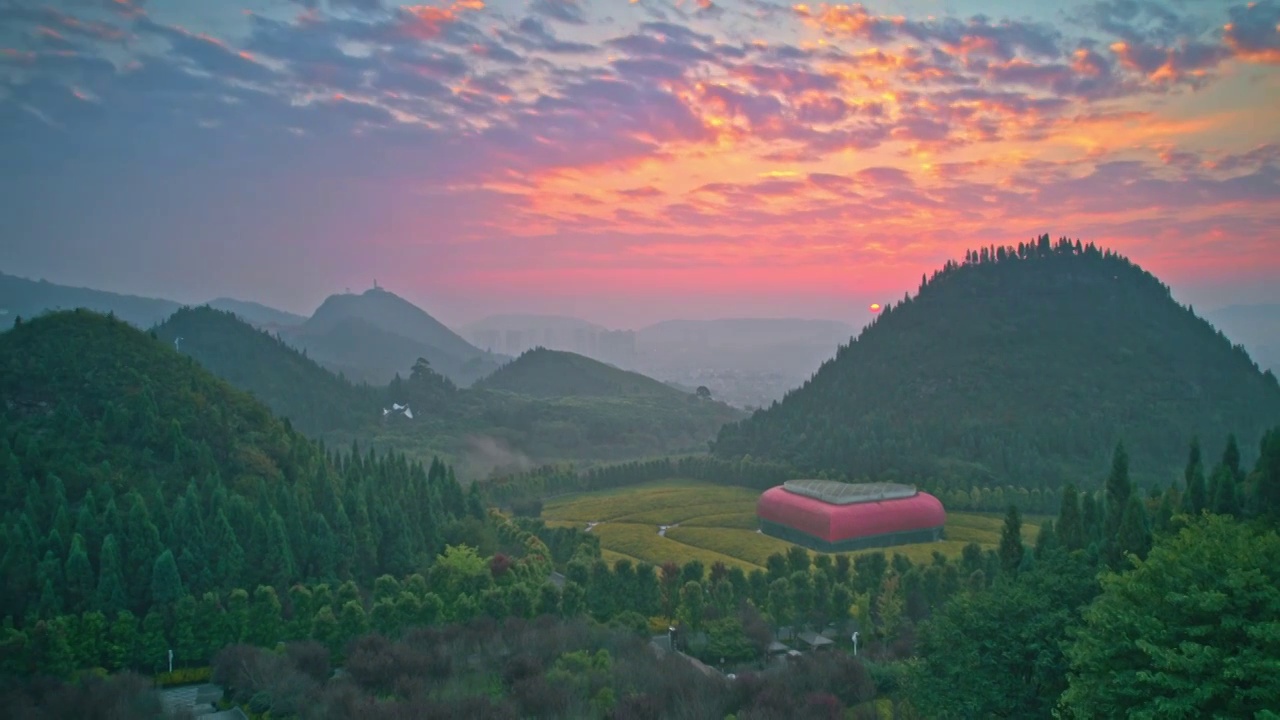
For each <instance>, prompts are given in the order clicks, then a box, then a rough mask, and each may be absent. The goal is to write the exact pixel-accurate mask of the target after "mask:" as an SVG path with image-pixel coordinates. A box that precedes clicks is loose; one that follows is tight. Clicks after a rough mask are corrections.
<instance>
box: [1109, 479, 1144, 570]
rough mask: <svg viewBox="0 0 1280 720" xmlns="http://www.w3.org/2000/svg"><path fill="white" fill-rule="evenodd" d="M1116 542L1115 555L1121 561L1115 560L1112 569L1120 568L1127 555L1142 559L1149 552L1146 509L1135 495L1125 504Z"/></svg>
mask: <svg viewBox="0 0 1280 720" xmlns="http://www.w3.org/2000/svg"><path fill="white" fill-rule="evenodd" d="M1116 541H1117V542H1116V546H1117V550H1118V553H1117V555H1118V557H1120V558H1121V560H1117V563H1116V565H1115V566H1113V568H1114V569H1119V567H1121V565H1122V563H1123V558H1124V557H1126V556H1127V555H1128V554H1129V553H1132V554H1134V555H1136V556H1138V558H1139V559H1143V558H1145V557H1146V556H1147V552H1149V551H1150V550H1151V527H1150V525H1149V524H1148V521H1147V509H1146V506H1145V505H1143V503H1142V500H1140V499H1139V498H1138V497H1137V496H1136V495H1135V496H1130V497H1129V501H1128V502H1127V503H1126V504H1125V509H1124V515H1123V517H1122V519H1121V521H1120V531H1119V535H1118V536H1117V538H1116Z"/></svg>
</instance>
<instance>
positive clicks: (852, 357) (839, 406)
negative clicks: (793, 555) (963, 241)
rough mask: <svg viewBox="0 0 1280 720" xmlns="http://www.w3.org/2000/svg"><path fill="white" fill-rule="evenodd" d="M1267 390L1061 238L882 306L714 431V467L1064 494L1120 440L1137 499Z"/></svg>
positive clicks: (1266, 412)
mask: <svg viewBox="0 0 1280 720" xmlns="http://www.w3.org/2000/svg"><path fill="white" fill-rule="evenodd" d="M1276 417H1280V383H1277V381H1276V378H1275V376H1274V375H1273V374H1271V373H1264V372H1262V371H1260V370H1259V368H1258V367H1257V365H1256V364H1255V363H1254V362H1253V361H1252V360H1251V359H1250V358H1249V356H1248V354H1247V353H1246V352H1245V351H1244V349H1243V348H1241V347H1239V346H1233V344H1232V343H1231V342H1230V341H1229V340H1228V339H1227V338H1226V337H1225V336H1223V335H1222V333H1221V332H1220V331H1218V330H1216V329H1215V328H1213V327H1212V326H1211V325H1210V324H1209V323H1208V322H1206V321H1205V320H1203V319H1201V318H1198V317H1197V316H1196V315H1195V313H1194V312H1193V311H1192V309H1191V308H1190V307H1183V306H1180V305H1179V304H1178V303H1177V302H1175V301H1174V300H1173V299H1172V298H1171V296H1170V294H1169V288H1168V287H1167V286H1165V285H1163V284H1162V283H1161V282H1160V281H1159V280H1157V279H1156V278H1155V277H1153V276H1152V275H1151V274H1150V273H1148V272H1146V271H1144V270H1142V269H1141V268H1140V267H1138V266H1137V265H1135V264H1133V263H1132V262H1131V261H1129V260H1128V259H1126V258H1124V257H1122V256H1120V255H1117V254H1115V253H1112V252H1110V251H1106V250H1102V249H1099V248H1097V247H1095V246H1093V245H1081V244H1080V243H1079V242H1078V241H1077V242H1071V241H1068V240H1066V239H1065V238H1064V239H1062V240H1060V241H1058V243H1056V244H1054V243H1051V242H1050V240H1049V237H1048V236H1047V235H1046V236H1042V237H1041V238H1039V239H1038V240H1037V241H1035V242H1032V243H1023V244H1021V245H1019V246H1017V247H1012V248H996V247H991V248H983V249H981V250H979V251H976V252H970V253H967V256H966V260H965V262H964V263H956V262H948V263H947V264H946V266H945V267H944V268H942V270H940V271H939V272H937V273H934V275H933V277H931V278H928V279H922V282H921V286H920V289H919V292H918V293H917V294H916V295H915V296H913V297H907V298H904V299H903V300H902V301H901V302H900V303H897V304H895V305H892V306H889V307H886V308H885V309H884V311H882V312H881V313H880V314H879V315H878V316H877V317H876V319H875V320H874V322H872V323H871V324H870V325H869V326H868V327H867V328H866V329H865V330H864V331H863V332H862V333H861V334H860V335H859V336H858V337H857V338H856V339H854V340H853V341H852V342H851V343H850V344H848V345H845V346H843V347H841V348H840V349H839V351H838V352H837V354H836V357H835V358H834V359H832V360H830V361H828V362H827V363H825V364H824V365H823V366H822V368H820V369H819V370H818V372H817V373H816V374H815V375H814V377H813V378H811V379H810V380H809V381H808V382H806V383H805V384H804V386H802V387H800V388H797V389H795V390H793V391H791V392H789V393H788V394H787V396H786V397H785V398H784V399H783V400H782V401H781V402H779V403H775V404H774V405H773V406H771V407H769V408H767V409H764V410H761V411H760V412H757V413H755V414H754V415H753V416H752V417H750V418H748V419H746V420H743V421H740V422H737V423H733V424H729V425H726V426H725V427H724V428H723V429H722V430H721V432H720V434H719V436H718V437H717V439H716V441H715V442H714V443H713V446H712V452H713V454H715V455H716V456H717V457H721V458H725V459H733V458H739V457H744V456H751V457H755V458H766V459H769V460H773V461H777V462H781V463H786V464H789V465H792V466H794V467H796V468H798V469H800V470H802V471H805V472H807V473H813V472H816V471H818V470H824V469H825V470H828V471H834V472H842V473H845V474H847V475H849V476H850V477H871V478H875V479H877V480H883V481H897V482H920V481H919V480H918V478H926V477H933V478H936V479H937V480H938V481H939V482H945V483H948V484H951V483H957V482H961V483H965V484H967V485H969V486H977V487H993V488H994V487H997V486H1005V485H1014V486H1017V487H1027V488H1028V489H1030V488H1032V487H1036V486H1039V485H1041V484H1042V483H1043V484H1046V485H1048V486H1049V487H1052V488H1055V489H1056V488H1061V487H1062V486H1064V485H1066V484H1067V483H1076V484H1078V485H1079V484H1080V483H1082V482H1083V480H1084V479H1085V478H1088V477H1090V476H1092V475H1094V474H1095V473H1099V472H1103V471H1105V468H1106V463H1107V455H1106V452H1107V448H1110V447H1113V446H1114V445H1115V443H1116V442H1117V441H1119V440H1121V439H1123V440H1124V442H1125V444H1126V445H1127V446H1128V447H1129V450H1130V452H1131V453H1133V454H1134V458H1135V460H1136V461H1137V465H1136V467H1137V468H1139V470H1137V472H1139V475H1140V478H1139V479H1140V481H1141V484H1143V485H1151V484H1156V483H1158V484H1160V485H1162V486H1163V485H1165V484H1167V483H1168V482H1169V481H1170V480H1171V479H1172V478H1173V477H1175V476H1176V473H1177V467H1178V465H1177V464H1176V463H1170V458H1173V457H1176V456H1177V455H1178V454H1180V452H1181V449H1182V447H1181V446H1182V445H1183V444H1184V443H1185V442H1186V439H1188V438H1191V437H1194V436H1200V437H1210V436H1219V435H1220V434H1221V435H1225V434H1226V432H1227V431H1228V430H1231V429H1235V430H1236V431H1239V432H1241V433H1243V434H1244V436H1246V437H1256V436H1258V435H1261V433H1262V431H1263V430H1264V429H1265V428H1266V427H1267V426H1268V425H1269V424H1270V423H1273V422H1274V421H1275V418H1276Z"/></svg>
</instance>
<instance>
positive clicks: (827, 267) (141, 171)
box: [0, 0, 1280, 326]
mask: <svg viewBox="0 0 1280 720" xmlns="http://www.w3.org/2000/svg"><path fill="white" fill-rule="evenodd" d="M943 7H944V5H943V4H939V3H936V2H928V1H926V0H919V1H915V2H912V1H907V0H900V1H898V2H886V3H882V4H878V5H870V4H869V5H866V6H864V5H858V4H854V5H841V4H808V5H799V4H797V5H787V4H784V3H776V2H771V1H769V0H714V2H708V1H706V0H703V1H701V2H688V1H685V0H675V1H674V2H673V1H671V0H636V1H634V2H620V1H619V2H578V1H574V0H533V1H532V2H524V1H521V2H514V1H496V2H492V3H483V2H481V1H480V0H457V1H455V2H451V3H428V4H417V5H414V4H398V3H390V2H380V1H379V0H328V1H318V0H317V1H312V2H295V1H292V0H288V1H287V0H274V1H269V0H256V1H253V2H247V3H246V7H232V6H231V5H230V4H222V3H208V2H203V1H201V2H197V1H196V0H173V1H172V2H165V3H161V2H150V3H147V2H142V1H141V0H101V1H98V0H93V1H90V0H80V1H76V2H72V1H71V0H67V1H65V2H39V1H37V0H29V1H28V0H23V2H20V3H18V4H17V5H15V6H14V7H11V8H5V9H0V27H2V28H4V29H3V30H0V78H2V79H3V81H4V84H3V85H0V154H2V155H3V156H5V157H6V158H12V161H11V162H10V161H6V162H5V163H4V164H3V167H0V198H3V199H0V233H2V234H3V236H5V237H6V238H9V239H8V240H7V241H6V242H5V243H0V270H2V271H5V272H10V273H14V274H20V275H28V276H34V277H45V278H48V279H49V280H51V281H54V282H64V283H69V284H80V285H87V286H91V287H100V288H104V289H111V290H117V291H127V292H134V293H138V294H146V295H160V296H165V297H171V298H174V299H178V300H182V301H190V302H198V301H203V300H207V299H210V298H212V297H215V296H219V295H230V296H235V297H240V298H243V299H251V300H258V301H261V302H265V303H268V304H271V305H275V306H278V307H282V308H284V309H289V310H293V311H297V312H309V311H310V310H312V309H314V307H315V306H316V305H318V304H319V302H320V301H321V300H323V298H324V297H325V296H326V295H327V294H329V293H331V292H336V291H341V290H343V289H344V288H347V287H350V288H352V289H353V290H362V289H364V288H366V287H368V286H370V285H371V284H372V282H373V279H374V278H377V279H378V281H379V282H380V284H382V285H383V286H384V287H387V288H388V289H390V290H392V291H393V292H397V293H398V294H400V295H403V296H404V297H406V298H408V299H410V300H413V301H415V302H417V303H419V304H420V305H422V306H423V307H424V308H425V309H427V310H428V311H430V312H433V313H435V314H437V315H439V316H440V317H441V318H442V319H444V320H446V321H450V322H462V321H467V320H472V319H477V318H479V317H481V316H483V315H486V314H490V313H497V312H526V313H527V312H550V313H561V314H574V315H578V316H581V317H584V318H587V319H590V320H593V321H597V322H602V323H605V324H610V325H614V326H636V325H639V324H643V323H646V322H651V321H654V320H658V319H662V318H667V317H715V316H728V315H732V316H749V315H751V316H784V315H785V316H810V317H826V318H838V319H846V320H850V321H857V320H859V319H861V318H862V317H864V315H865V308H866V305H867V304H869V303H870V302H873V301H881V302H885V301H892V300H896V299H897V298H900V297H901V296H902V294H903V292H906V291H908V290H910V291H914V289H915V287H916V286H917V284H918V283H919V279H920V276H921V275H922V274H926V273H930V272H932V271H933V270H934V269H935V268H937V267H938V266H939V265H941V264H942V263H943V262H944V261H946V260H947V259H951V258H958V257H961V256H963V253H964V251H965V249H967V248H970V247H977V246H980V245H988V244H1016V243H1017V242H1019V241H1024V240H1028V239H1030V238H1032V237H1033V236H1036V235H1038V234H1041V233H1044V232H1048V233H1050V234H1051V235H1052V236H1054V237H1058V236H1060V235H1067V236H1070V237H1073V238H1080V239H1082V240H1084V241H1085V242H1095V243H1097V244H1099V245H1103V246H1107V247H1110V248H1113V249H1115V250H1117V251H1119V252H1121V253H1124V254H1126V255H1128V256H1130V257H1131V258H1132V259H1134V260H1135V261H1137V262H1138V263H1140V264H1141V265H1143V266H1144V267H1146V268H1147V269H1149V270H1151V271H1152V272H1154V273H1156V274H1157V275H1159V276H1160V277H1161V278H1162V279H1163V280H1165V281H1166V282H1168V283H1170V284H1171V285H1172V286H1173V287H1174V289H1175V293H1176V294H1177V295H1178V296H1179V298H1180V299H1182V300H1185V301H1190V302H1194V303H1196V305H1197V306H1198V307H1206V308H1212V307H1218V306H1221V305H1226V304H1231V303H1242V302H1244V303H1247V302H1264V301H1270V302H1277V301H1280V294H1278V293H1280V291H1277V290H1276V289H1275V286H1276V283H1275V282H1274V278H1275V277H1278V276H1280V237H1277V235H1276V230H1275V228H1276V227H1277V226H1278V225H1280V103H1277V102H1276V101H1275V98H1277V97H1280V72H1278V68H1280V30H1278V27H1280V0H1266V1H1264V2H1256V3H1236V2H1223V3H1218V2H1198V1H1195V0H1187V1H1186V2H1179V3H1161V2H1154V0H1101V1H1098V2H1073V3H1067V4H1065V5H1057V4H1054V5H1053V6H1052V7H1050V6H1047V5H1046V6H1044V7H1041V6H1039V5H1028V4H1025V3H1012V2H977V1H975V0H958V1H957V2H953V3H949V4H946V7H947V8H948V10H947V13H946V14H942V8H943Z"/></svg>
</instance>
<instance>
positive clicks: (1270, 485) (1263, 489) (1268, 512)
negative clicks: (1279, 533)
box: [1254, 427, 1280, 519]
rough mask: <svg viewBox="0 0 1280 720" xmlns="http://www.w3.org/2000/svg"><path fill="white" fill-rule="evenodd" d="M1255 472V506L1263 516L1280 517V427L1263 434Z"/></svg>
mask: <svg viewBox="0 0 1280 720" xmlns="http://www.w3.org/2000/svg"><path fill="white" fill-rule="evenodd" d="M1254 472H1255V475H1256V477H1257V479H1256V481H1255V484H1254V488H1255V490H1254V507H1255V508H1256V509H1257V512H1258V514H1259V515H1262V516H1263V517H1268V518H1273V519H1275V518H1280V427H1277V428H1275V429H1272V430H1269V431H1267V433H1266V434H1265V435H1263V437H1262V447H1261V453H1260V454H1259V455H1258V463H1257V465H1256V467H1255V471H1254Z"/></svg>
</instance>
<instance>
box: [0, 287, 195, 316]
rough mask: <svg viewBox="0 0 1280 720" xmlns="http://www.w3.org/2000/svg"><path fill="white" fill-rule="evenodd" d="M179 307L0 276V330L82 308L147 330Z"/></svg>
mask: <svg viewBox="0 0 1280 720" xmlns="http://www.w3.org/2000/svg"><path fill="white" fill-rule="evenodd" d="M179 307H181V305H180V304H179V303H176V302H173V301H172V300H161V299H158V298H148V297H138V296H136V295H120V294H117V293H112V292H105V291H103V290H90V289H89V288H80V287H70V286H67V285H55V284H54V283H51V282H48V281H46V280H39V281H36V280H28V279H26V278H20V277H14V276H13V275H5V274H4V273H0V328H7V327H9V326H11V325H12V324H13V321H14V320H15V319H16V318H19V317H23V318H28V319H30V318H32V317H35V316H36V315H39V314H41V313H44V312H48V311H50V310H73V309H75V308H85V309H87V310H94V311H96V312H101V313H114V314H115V316H116V317H118V318H120V319H121V320H124V321H125V322H127V323H129V324H131V325H134V326H137V327H142V328H147V327H151V326H152V325H155V324H156V323H158V322H160V321H162V320H164V319H165V318H166V317H168V316H169V315H171V314H172V313H173V312H174V311H175V310H177V309H178V308H179Z"/></svg>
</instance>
